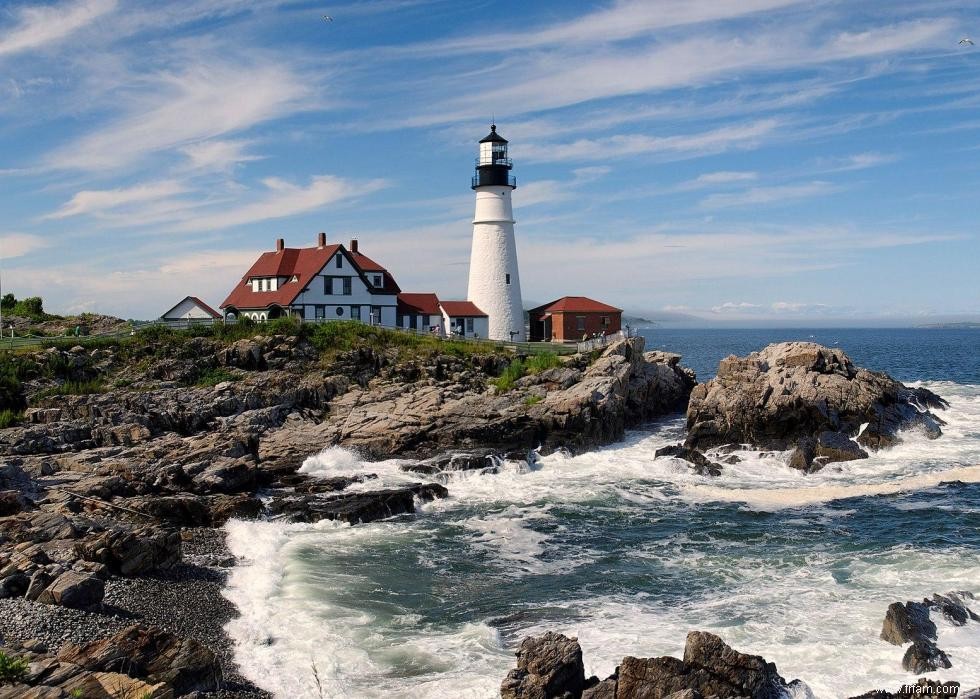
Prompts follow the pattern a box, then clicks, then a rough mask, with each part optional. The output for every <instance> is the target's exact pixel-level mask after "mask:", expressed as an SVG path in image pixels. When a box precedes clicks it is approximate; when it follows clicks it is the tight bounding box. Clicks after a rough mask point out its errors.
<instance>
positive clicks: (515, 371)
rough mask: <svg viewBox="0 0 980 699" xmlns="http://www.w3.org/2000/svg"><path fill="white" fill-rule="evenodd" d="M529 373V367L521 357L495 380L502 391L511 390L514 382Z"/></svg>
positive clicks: (495, 383)
mask: <svg viewBox="0 0 980 699" xmlns="http://www.w3.org/2000/svg"><path fill="white" fill-rule="evenodd" d="M526 373H527V367H526V366H525V365H524V362H523V361H521V360H520V359H515V360H514V361H512V362H511V363H510V364H508V365H507V368H506V369H504V370H503V372H502V373H501V374H500V376H499V377H497V379H496V380H495V381H494V382H493V385H494V386H496V387H497V388H498V389H500V390H501V391H509V390H510V389H512V388H514V382H515V381H517V380H518V379H519V378H521V377H522V376H524V374H526Z"/></svg>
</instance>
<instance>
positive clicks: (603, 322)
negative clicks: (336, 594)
mask: <svg viewBox="0 0 980 699" xmlns="http://www.w3.org/2000/svg"><path fill="white" fill-rule="evenodd" d="M602 324H603V325H609V316H602Z"/></svg>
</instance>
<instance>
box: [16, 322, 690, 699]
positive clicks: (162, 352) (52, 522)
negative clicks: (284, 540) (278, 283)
mask: <svg viewBox="0 0 980 699" xmlns="http://www.w3.org/2000/svg"><path fill="white" fill-rule="evenodd" d="M519 359H520V358H515V357H508V356H505V355H501V354H496V353H488V354H481V353H472V354H468V355H465V356H452V355H440V354H437V353H435V354H433V353H429V354H422V355H419V354H416V355H414V356H412V357H410V358H406V357H404V356H401V355H400V354H399V353H398V351H397V349H395V350H390V349H386V348H384V347H380V348H379V347H372V346H361V347H357V348H355V349H352V350H348V351H344V352H340V353H337V354H336V355H335V356H333V357H330V358H325V357H324V355H323V354H322V352H320V351H318V349H317V348H316V347H315V346H314V345H313V344H312V343H311V342H309V341H307V340H306V339H305V338H304V337H302V335H299V334H298V335H293V336H290V335H282V336H255V337H251V338H245V339H241V340H236V341H234V342H231V343H228V342H222V341H220V340H218V339H209V338H203V337H195V338H191V339H185V338H180V341H178V342H170V343H146V344H144V345H140V346H137V347H135V348H134V347H131V346H121V347H118V348H114V347H111V346H110V347H101V346H100V347H95V348H92V349H86V348H85V347H84V346H81V345H79V346H76V347H72V348H69V349H59V348H57V347H53V348H50V349H48V350H45V351H43V352H38V353H34V354H33V355H27V356H21V357H18V359H17V361H18V362H19V364H18V366H17V369H16V371H17V375H18V377H21V376H22V377H23V379H24V380H23V381H22V384H21V388H20V390H21V391H22V394H23V400H24V401H25V402H26V403H27V404H28V405H29V407H28V409H27V410H26V411H25V413H24V416H25V424H23V425H21V426H17V427H13V428H8V429H5V430H2V431H0V462H2V466H0V605H2V606H0V609H3V610H6V611H8V613H7V614H6V615H4V616H5V618H4V619H2V620H0V634H2V642H3V647H2V648H0V652H3V653H5V655H6V657H8V658H11V659H14V660H15V661H17V662H23V663H26V664H27V665H26V666H25V667H23V668H22V669H21V670H20V671H19V672H18V673H17V675H16V677H13V682H14V684H12V685H10V686H9V687H8V688H7V689H5V690H4V692H5V693H4V694H0V696H8V695H9V696H20V695H21V694H23V693H25V692H28V691H33V692H35V693H36V694H37V696H44V697H58V696H68V695H69V694H70V693H71V692H72V691H76V690H79V689H80V688H82V689H84V692H85V696H93V697H99V696H106V697H108V696H115V695H117V694H118V692H119V691H125V692H129V693H136V694H138V695H139V696H144V695H145V696H151V697H156V696H161V697H162V696H180V695H183V694H189V693H192V692H194V693H197V694H196V696H243V697H244V696H265V695H264V693H262V692H261V691H259V690H257V688H255V687H253V686H252V685H250V684H249V683H248V682H247V681H245V680H244V679H243V678H242V677H241V675H240V674H239V673H238V670H237V668H236V667H235V665H234V660H233V653H232V648H231V644H230V641H229V639H228V638H227V636H226V635H225V633H224V630H223V627H224V625H225V624H226V623H227V621H228V620H229V619H230V618H232V615H233V614H234V613H235V610H234V609H233V607H232V605H231V604H230V603H229V602H228V601H227V600H225V599H224V598H223V597H222V596H221V589H222V587H223V586H224V582H225V578H226V566H228V565H230V564H232V563H233V560H232V559H231V558H230V556H229V553H228V551H227V548H226V547H225V545H224V538H223V537H224V534H223V532H222V531H221V529H220V527H221V526H222V525H223V524H224V522H226V521H227V520H228V519H229V518H231V517H244V518H249V517H270V518H278V519H287V520H290V521H316V520H319V519H323V518H330V519H340V520H343V521H347V522H350V523H358V522H368V521H372V520H374V519H379V518H384V517H390V516H392V515H397V514H403V513H410V512H413V511H414V509H415V503H416V502H417V501H418V500H426V499H432V498H438V497H446V495H447V494H448V491H447V490H446V488H445V487H444V486H442V485H440V484H439V483H437V482H431V479H432V477H433V476H434V477H435V478H436V479H438V476H439V474H440V473H443V472H446V471H453V470H459V469H479V470H483V471H492V470H493V469H494V464H495V463H497V462H498V460H500V459H503V458H505V457H510V458H523V459H530V458H533V456H531V455H529V454H530V450H532V449H537V450H538V451H539V452H541V451H551V450H554V449H566V450H571V451H580V450H583V449H586V448H589V447H591V446H595V445H598V444H603V443H607V442H610V441H613V440H615V439H618V438H619V437H621V436H622V434H623V432H624V430H625V429H626V428H627V427H629V426H632V425H635V424H638V423H639V422H641V421H643V420H646V419H650V418H654V417H657V416H659V415H662V414H665V413H666V412H669V411H671V410H676V409H680V408H682V407H683V406H684V405H685V404H686V401H687V396H688V394H689V393H690V389H691V388H692V387H693V385H694V384H695V380H694V377H693V375H691V374H690V372H687V371H685V370H683V369H682V368H681V367H680V366H679V359H680V358H679V357H678V356H676V355H666V354H663V353H655V352H651V353H645V354H644V353H643V341H642V339H631V340H627V341H623V342H620V343H617V344H615V345H613V346H611V347H609V348H608V349H607V350H605V351H604V352H603V353H602V354H601V356H594V357H583V356H576V357H572V358H570V359H567V360H557V358H554V359H550V360H548V362H547V364H548V365H547V366H544V364H545V362H538V364H537V365H532V366H533V367H534V369H533V370H530V371H528V370H524V371H523V372H522V374H523V375H521V376H518V377H517V378H516V380H514V381H512V383H511V384H510V385H503V384H502V383H501V382H500V381H498V380H497V378H498V377H499V376H500V375H501V374H502V373H503V372H504V370H506V369H507V368H508V367H509V366H511V365H512V364H514V363H515V362H518V361H519ZM529 364H531V362H530V361H529ZM519 366H521V367H522V368H523V364H519ZM513 373H514V372H511V374H513ZM212 377H213V378H212ZM217 379H220V380H217ZM109 382H111V384H110V383H109ZM89 386H95V387H97V388H98V390H87V387H89ZM78 387H82V389H83V390H79V388H78ZM326 445H342V446H345V447H352V448H355V449H357V450H358V451H359V452H360V453H361V454H363V455H365V456H368V457H372V456H373V457H380V456H385V457H390V456H394V455H398V456H402V457H404V458H405V459H406V460H405V464H404V467H405V470H406V471H407V472H419V473H424V474H426V475H427V476H428V477H429V478H428V479H427V481H428V482H421V481H420V482H418V483H415V484H408V485H404V486H399V487H397V488H391V487H388V488H385V487H381V486H379V487H378V488H377V489H367V490H357V491H355V492H350V491H347V488H348V487H349V486H350V485H351V484H352V483H355V482H362V481H364V480H365V478H368V479H369V477H368V476H365V477H356V478H349V477H338V478H333V479H318V480H314V479H310V478H309V477H307V476H305V475H303V474H300V473H298V472H297V471H298V469H299V467H300V466H301V465H302V463H303V461H304V460H305V459H306V458H307V457H308V456H310V455H312V454H315V453H317V452H318V451H319V450H320V449H322V448H323V447H324V446H326ZM460 447H464V448H465V447H468V448H470V451H468V452H466V453H460V452H459V449H460ZM147 649H155V650H153V652H152V653H151V652H150V651H149V650H147ZM157 656H159V657H162V658H164V659H166V663H165V664H163V665H161V662H162V661H161V662H157V661H152V662H151V661H150V660H149V658H151V657H157ZM28 687H31V688H32V689H31V690H28ZM10 692H13V694H10ZM18 692H20V693H21V694H18Z"/></svg>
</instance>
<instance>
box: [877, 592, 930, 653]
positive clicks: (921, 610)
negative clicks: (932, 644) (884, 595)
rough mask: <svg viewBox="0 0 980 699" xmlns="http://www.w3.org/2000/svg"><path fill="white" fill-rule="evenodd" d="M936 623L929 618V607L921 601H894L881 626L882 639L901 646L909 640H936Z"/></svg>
mask: <svg viewBox="0 0 980 699" xmlns="http://www.w3.org/2000/svg"><path fill="white" fill-rule="evenodd" d="M936 638H937V636H936V625H935V624H934V623H933V622H932V620H931V619H930V618H929V607H928V606H927V605H926V604H924V603H921V602H906V603H905V604H902V603H901V602H892V603H891V604H890V605H888V611H887V612H886V613H885V621H884V622H883V623H882V626H881V639H882V640H884V641H888V642H889V643H891V644H892V645H896V646H901V645H904V644H906V643H908V642H909V641H913V642H914V641H918V640H932V641H935V640H936Z"/></svg>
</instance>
